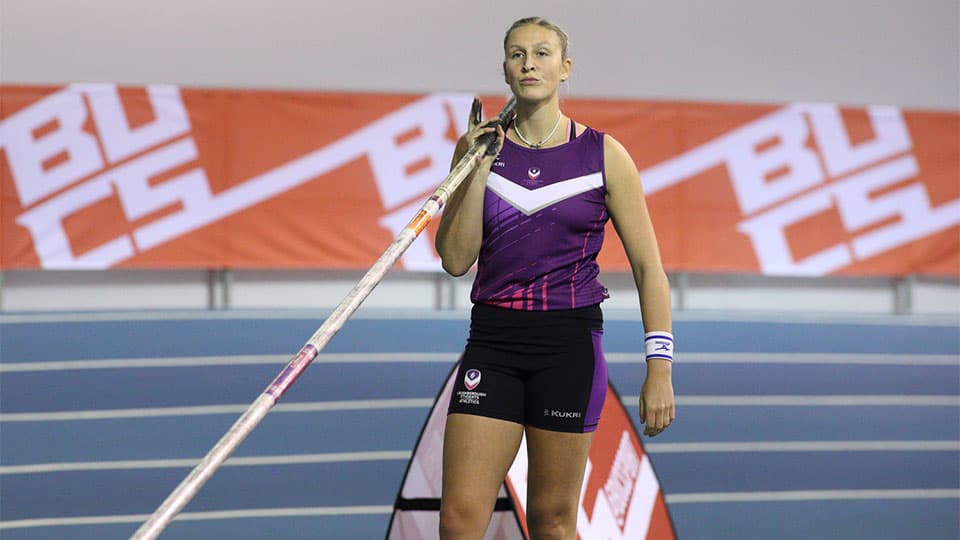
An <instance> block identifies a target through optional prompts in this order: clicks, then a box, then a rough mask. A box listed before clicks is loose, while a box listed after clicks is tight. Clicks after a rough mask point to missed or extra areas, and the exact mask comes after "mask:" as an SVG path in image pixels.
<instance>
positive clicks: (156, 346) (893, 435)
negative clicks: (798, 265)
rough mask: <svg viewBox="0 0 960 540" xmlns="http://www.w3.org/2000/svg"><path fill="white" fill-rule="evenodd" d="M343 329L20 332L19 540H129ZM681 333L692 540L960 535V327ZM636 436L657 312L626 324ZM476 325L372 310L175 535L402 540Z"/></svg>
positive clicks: (679, 426)
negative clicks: (263, 399)
mask: <svg viewBox="0 0 960 540" xmlns="http://www.w3.org/2000/svg"><path fill="white" fill-rule="evenodd" d="M325 314H326V313H311V312H304V311H285V312H266V311H225V312H137V313H129V312H125V313H88V314H56V315H40V314H24V315H16V314H7V315H2V316H0V332H2V334H0V351H2V362H0V375H2V379H0V412H2V415H0V461H2V462H0V537H2V538H3V539H4V540H21V539H97V540H104V539H111V538H128V537H129V536H130V535H131V534H132V533H133V531H134V530H136V528H137V527H138V526H139V524H140V523H141V522H142V521H143V520H144V519H145V518H146V516H147V515H148V514H149V513H151V512H152V511H153V510H154V509H155V508H156V506H157V505H158V504H159V503H160V501H162V500H163V498H164V497H165V496H166V495H167V494H168V493H169V492H170V491H171V490H172V489H173V488H174V487H175V486H176V485H177V484H178V483H179V482H180V480H182V479H183V478H184V476H185V475H186V474H187V473H188V472H189V471H190V469H191V467H192V466H193V465H194V464H196V462H197V461H198V460H199V458H200V457H202V456H203V455H204V454H205V453H206V452H207V451H208V450H209V449H210V447H211V446H212V445H213V444H214V443H215V442H216V441H217V440H218V439H219V438H220V437H221V436H222V435H223V433H224V432H225V431H226V430H227V428H228V427H229V426H230V425H231V424H232V423H233V422H234V420H236V418H237V417H238V416H239V415H240V413H241V412H242V411H243V410H244V409H245V408H246V407H247V406H248V405H249V404H250V403H251V402H252V401H253V399H254V398H256V397H257V395H258V394H259V393H260V392H261V391H262V390H263V389H264V388H265V387H266V386H267V384H269V382H270V381H271V380H272V379H273V378H274V376H276V374H277V373H278V372H279V371H280V369H281V368H282V367H283V365H284V364H285V363H286V362H287V361H288V359H289V358H290V356H291V355H292V354H293V353H295V352H296V351H297V350H298V349H299V348H300V347H301V346H302V345H303V343H304V342H306V340H307V339H308V338H309V337H310V335H311V334H312V333H313V331H314V330H315V329H316V328H317V327H318V326H319V324H320V323H321V322H322V317H323V316H325ZM777 319H778V318H777V317H776V316H772V315H758V316H756V317H752V318H751V317H749V316H746V315H743V316H739V318H737V319H733V318H731V316H730V315H729V314H727V315H721V314H716V315H710V314H701V315H693V314H686V313H681V314H678V320H677V321H676V323H675V326H674V330H675V332H674V333H675V335H676V336H677V343H678V362H677V365H676V367H675V369H674V384H675V389H676V393H677V396H678V399H677V402H678V417H677V421H676V423H675V424H674V425H673V426H672V427H671V428H670V429H669V430H668V431H667V432H665V433H664V434H663V435H662V436H660V437H657V438H655V439H648V438H644V442H645V444H646V445H647V446H646V449H647V451H648V453H649V454H650V456H651V459H652V461H653V464H654V467H655V470H656V471H657V473H658V476H659V478H660V481H661V483H662V486H663V489H664V491H665V493H666V494H667V501H668V504H669V508H670V513H671V515H672V519H673V521H674V523H675V526H676V529H677V532H678V534H679V537H680V538H681V539H685V540H690V539H700V538H703V539H726V538H730V539H734V538H735V539H738V540H744V539H765V540H769V539H790V538H804V539H810V538H816V539H827V538H836V539H844V540H851V539H856V538H869V539H871V540H877V539H886V538H891V539H893V538H896V539H924V540H934V539H951V540H956V539H957V538H958V537H960V331H958V326H957V320H956V318H955V317H952V318H935V319H931V318H928V319H918V318H906V319H904V318H894V317H879V316H871V317H869V318H861V319H853V318H841V317H838V316H834V317H832V320H831V321H829V322H825V321H823V320H819V321H818V320H817V319H815V318H814V317H809V318H806V319H804V318H803V317H801V316H796V315H790V316H784V317H782V319H783V320H782V321H781V322H776V320H777ZM606 328H607V331H606V336H605V349H606V351H607V355H608V361H609V362H610V376H611V380H612V382H613V384H614V386H615V387H616V388H617V390H618V391H619V392H620V393H621V394H622V395H623V396H624V400H625V402H626V403H627V406H628V410H629V411H630V412H631V413H632V414H634V415H636V413H637V406H636V401H637V394H638V393H639V390H640V383H641V377H642V374H643V371H644V368H643V359H642V356H640V355H639V354H637V352H638V351H639V350H641V349H640V344H641V339H640V335H641V334H640V332H641V330H640V327H639V323H638V322H637V317H636V315H624V316H620V317H618V316H617V315H616V314H610V313H608V315H607V324H606ZM466 332H467V322H466V313H462V312H457V313H453V314H446V313H443V312H412V311H411V312H394V313H385V312H375V313H374V312H364V311H362V310H361V312H360V313H358V314H357V315H356V316H355V317H354V318H353V319H351V320H350V321H349V322H348V323H347V324H346V326H345V327H344V328H343V330H341V332H340V333H339V334H338V335H337V336H336V337H335V338H334V339H333V341H332V342H331V343H330V345H328V346H327V348H326V350H325V351H323V352H322V353H321V357H319V358H318V360H317V361H316V362H315V363H314V364H313V365H312V366H311V367H310V369H309V370H307V372H306V373H305V374H304V376H303V377H301V378H300V380H299V381H298V382H297V383H296V384H295V385H294V386H293V387H292V388H291V389H290V390H289V391H288V392H287V394H286V396H285V397H284V399H283V400H282V401H281V402H280V404H279V405H278V406H277V407H276V408H275V409H274V410H273V411H272V412H271V413H270V414H269V415H268V416H267V417H266V419H264V421H263V422H262V423H261V424H260V426H259V427H258V428H257V429H256V430H255V431H254V432H253V434H252V435H251V436H250V438H249V439H248V440H247V441H246V442H244V443H243V444H242V445H241V446H240V447H239V449H238V450H237V452H236V454H235V459H233V460H232V461H228V462H227V463H226V465H225V466H224V467H222V468H221V469H220V470H219V471H218V472H217V473H216V475H214V477H213V479H212V480H211V481H210V482H209V483H208V484H207V485H206V486H205V487H204V489H203V490H202V491H201V492H200V493H199V495H197V497H196V498H195V499H194V500H193V501H192V502H191V503H190V504H189V505H188V506H187V508H186V509H185V510H184V514H183V515H182V516H181V517H182V518H185V519H178V520H177V521H174V522H173V523H172V524H171V525H170V527H169V528H168V529H167V531H166V533H165V534H164V535H163V536H162V538H170V539H187V538H189V539H196V538H210V539H213V538H231V539H245V538H250V539H265V538H271V539H272V538H278V539H279V538H283V539H301V538H302V539H306V538H310V539H316V538H322V539H351V540H353V539H368V538H369V539H376V538H383V537H384V534H385V531H386V527H387V522H388V520H389V517H390V511H391V505H392V503H393V500H394V498H395V496H396V493H397V489H398V487H399V485H400V482H401V479H402V476H403V473H404V470H405V467H406V463H407V459H408V457H409V454H410V452H411V449H412V448H413V446H414V444H415V442H416V440H417V436H418V434H419V432H420V429H421V427H422V424H423V422H424V420H425V418H426V415H427V412H428V410H429V407H430V406H431V404H432V401H433V398H434V396H435V395H436V394H437V392H438V390H439V389H440V386H441V383H442V382H443V381H444V378H445V376H446V375H447V372H448V370H449V369H450V367H451V365H452V363H453V362H454V361H455V360H456V358H457V356H458V353H459V351H460V350H461V348H462V346H463V342H464V339H465V336H466Z"/></svg>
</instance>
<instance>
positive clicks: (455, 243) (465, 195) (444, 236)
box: [434, 121, 504, 276]
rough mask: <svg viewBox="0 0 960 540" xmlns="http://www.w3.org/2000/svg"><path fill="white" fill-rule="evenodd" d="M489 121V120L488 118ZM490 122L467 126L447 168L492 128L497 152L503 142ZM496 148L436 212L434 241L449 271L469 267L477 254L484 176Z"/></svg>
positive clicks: (499, 130)
mask: <svg viewBox="0 0 960 540" xmlns="http://www.w3.org/2000/svg"><path fill="white" fill-rule="evenodd" d="M491 122H492V121H491ZM489 123H490V122H484V123H482V124H479V125H476V126H471V127H470V130H469V131H467V133H465V134H464V135H463V136H462V137H460V140H459V141H458V142H457V148H456V150H455V151H454V153H453V161H452V163H451V166H450V167H451V169H452V168H453V167H454V166H455V165H456V164H457V162H459V161H460V158H462V157H463V155H464V154H465V153H466V152H467V150H468V149H469V148H470V147H471V146H472V145H473V143H474V141H476V140H477V137H479V136H480V135H483V134H484V133H490V132H493V131H496V133H497V140H496V141H495V142H494V144H495V145H496V149H497V152H499V150H500V148H501V147H502V146H503V137H504V134H503V129H502V128H501V127H499V126H497V127H496V128H493V127H489V125H488V124H489ZM497 152H492V155H490V153H488V154H487V155H485V156H484V157H483V158H482V159H481V160H480V162H479V163H478V164H477V166H476V168H475V169H474V170H473V172H472V173H470V175H469V176H468V177H467V178H466V179H465V180H464V181H463V183H462V184H460V187H458V188H457V191H455V192H454V193H453V194H452V195H451V196H450V199H448V200H447V204H446V206H445V207H444V209H443V214H442V215H441V216H440V227H439V230H438V231H437V237H436V240H435V241H434V245H435V247H436V248H437V253H439V254H440V261H441V263H442V265H443V269H444V270H445V271H446V272H448V273H449V274H451V275H454V276H462V275H463V274H465V273H467V270H470V267H471V266H473V263H474V262H475V261H476V260H477V256H478V255H479V254H480V243H481V240H482V238H483V196H484V191H486V188H487V176H489V175H490V167H491V166H492V165H493V161H494V160H495V159H496V155H497Z"/></svg>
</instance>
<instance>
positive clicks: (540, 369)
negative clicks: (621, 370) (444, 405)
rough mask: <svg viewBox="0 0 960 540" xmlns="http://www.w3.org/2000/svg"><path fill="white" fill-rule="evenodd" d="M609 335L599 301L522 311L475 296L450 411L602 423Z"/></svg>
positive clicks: (558, 426)
mask: <svg viewBox="0 0 960 540" xmlns="http://www.w3.org/2000/svg"><path fill="white" fill-rule="evenodd" d="M602 336H603V313H602V312H601V311H600V306H599V305H596V306H590V307H585V308H577V309H568V310H558V311H520V310H513V309H507V308H501V307H495V306H490V305H486V304H475V305H474V307H473V311H472V313H471V322H470V336H469V338H468V339H467V346H466V349H465V350H464V353H463V357H462V359H461V365H460V369H459V371H458V373H457V379H456V386H454V389H453V394H452V395H451V397H450V407H449V409H448V412H449V413H463V414H475V415H480V416H486V417H490V418H499V419H501V420H508V421H510V422H516V423H518V424H524V425H531V426H534V427H538V428H541V429H548V430H551V431H564V432H571V433H584V432H590V431H594V430H595V429H597V423H598V422H599V421H600V410H601V409H602V408H603V401H604V398H605V397H606V394H607V364H606V361H605V360H604V357H603V349H602V347H601V343H600V342H601V337H602Z"/></svg>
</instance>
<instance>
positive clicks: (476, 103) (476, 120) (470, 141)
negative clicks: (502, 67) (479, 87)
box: [462, 98, 505, 165]
mask: <svg viewBox="0 0 960 540" xmlns="http://www.w3.org/2000/svg"><path fill="white" fill-rule="evenodd" d="M480 117H481V107H480V100H479V99H477V98H474V100H473V107H472V108H471V110H470V119H469V123H468V127H467V132H466V133H464V134H463V137H462V139H463V142H464V143H465V147H466V148H472V147H473V145H474V143H476V142H477V139H479V138H480V137H482V136H483V135H485V134H487V133H496V138H495V139H494V141H493V143H492V147H491V148H490V149H489V150H488V151H487V153H486V154H485V155H484V156H483V158H482V159H481V160H480V163H481V164H482V165H491V164H492V163H493V160H494V159H495V158H496V157H497V154H499V153H500V149H501V148H503V139H504V137H505V135H504V131H503V127H502V126H500V125H499V124H498V123H497V119H496V118H492V119H490V120H487V121H486V122H481V121H480Z"/></svg>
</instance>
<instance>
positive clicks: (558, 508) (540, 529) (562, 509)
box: [527, 500, 577, 540]
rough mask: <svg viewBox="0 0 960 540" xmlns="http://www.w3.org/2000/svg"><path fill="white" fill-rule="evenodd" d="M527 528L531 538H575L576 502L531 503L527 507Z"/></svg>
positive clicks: (549, 501) (551, 501) (548, 501)
mask: <svg viewBox="0 0 960 540" xmlns="http://www.w3.org/2000/svg"><path fill="white" fill-rule="evenodd" d="M527 526H528V528H529V530H530V536H531V537H532V538H543V539H550V540H553V539H568V538H576V537H577V501H576V500H574V501H567V500H545V501H540V502H532V501H531V502H530V503H529V504H528V506H527Z"/></svg>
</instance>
